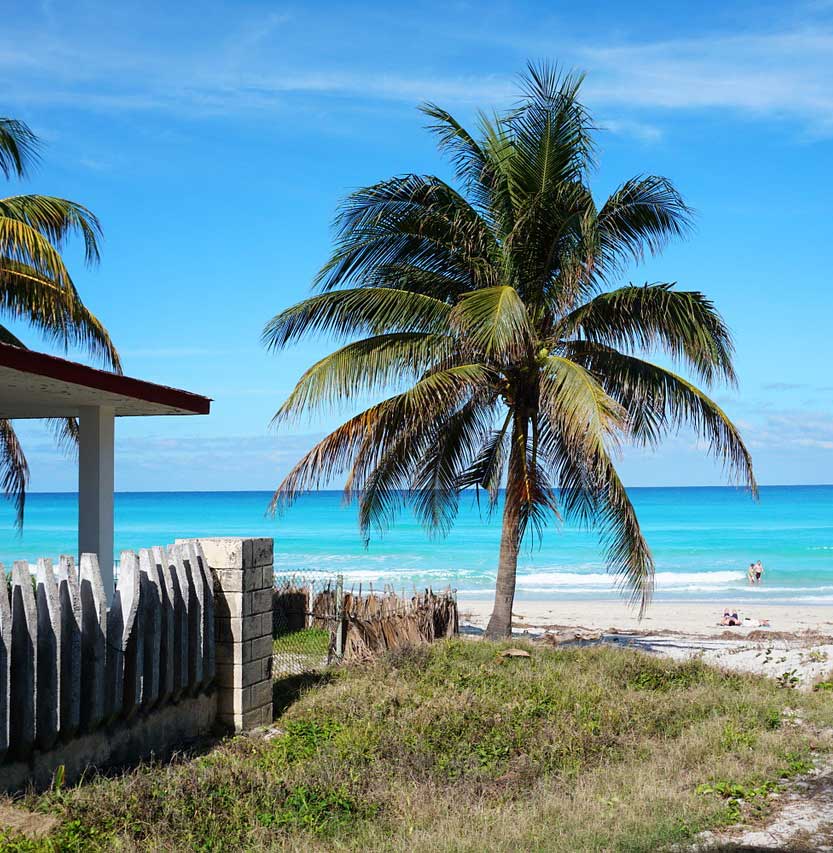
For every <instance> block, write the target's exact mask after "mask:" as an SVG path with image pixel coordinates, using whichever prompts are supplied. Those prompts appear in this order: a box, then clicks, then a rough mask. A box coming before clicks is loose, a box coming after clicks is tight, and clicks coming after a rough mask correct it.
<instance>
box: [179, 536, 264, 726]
mask: <svg viewBox="0 0 833 853" xmlns="http://www.w3.org/2000/svg"><path fill="white" fill-rule="evenodd" d="M178 541H179V542H183V541H188V540H178ZM193 541H198V542H199V543H200V544H201V545H202V549H203V553H204V554H205V561H206V563H207V564H208V566H209V568H210V569H211V573H212V575H213V579H214V627H215V638H216V646H215V660H216V674H215V678H214V683H215V685H216V688H217V691H218V695H217V708H218V717H219V719H220V721H221V722H223V723H225V724H227V725H228V726H229V727H230V728H233V729H234V730H235V731H245V730H247V729H253V728H257V727H258V726H264V725H268V724H269V723H271V722H272V586H273V583H274V568H273V562H274V555H273V550H274V546H273V540H272V539H238V538H232V537H222V538H212V539H199V540H193Z"/></svg>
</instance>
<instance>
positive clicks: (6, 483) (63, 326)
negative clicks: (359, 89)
mask: <svg viewBox="0 0 833 853" xmlns="http://www.w3.org/2000/svg"><path fill="white" fill-rule="evenodd" d="M37 154H38V140H37V138H36V137H35V135H34V134H33V133H32V131H31V130H30V129H29V128H28V127H27V126H26V125H25V124H23V123H22V122H19V121H15V120H14V119H8V118H0V172H2V173H3V174H4V175H5V177H7V178H9V177H23V176H25V174H26V171H27V168H28V166H30V165H31V164H32V163H33V162H34V161H35V160H36V159H37ZM71 237H80V239H81V240H82V241H83V243H84V252H85V260H86V262H87V263H88V264H94V263H96V262H97V261H98V260H99V240H100V238H101V225H100V223H99V221H98V219H97V218H96V216H95V215H94V214H93V213H92V212H91V211H90V210H89V209H88V208H86V207H84V206H83V205H81V204H78V203H77V202H73V201H70V200H68V199H64V198H57V197H54V196H42V195H16V196H11V197H8V198H0V313H3V314H5V316H6V317H9V318H12V319H14V320H18V321H23V322H25V323H28V324H29V325H30V326H32V327H33V328H34V329H36V330H37V331H38V332H39V333H40V334H41V335H42V336H43V337H45V338H46V339H47V340H50V341H52V342H54V343H56V344H58V345H59V346H62V347H63V348H64V349H69V348H70V347H80V348H82V349H84V350H86V351H87V352H89V353H90V354H92V355H93V356H94V357H96V358H99V359H101V361H102V362H104V364H105V365H106V366H107V367H109V368H110V369H112V370H114V371H116V372H121V362H120V359H119V355H118V352H117V351H116V348H115V346H114V345H113V342H112V341H111V339H110V336H109V334H108V332H107V330H106V329H105V328H104V326H103V324H102V323H101V321H100V320H99V319H98V318H97V317H96V316H95V315H94V314H93V313H92V312H91V311H90V310H89V309H88V308H87V307H86V306H85V305H84V303H83V301H82V300H81V297H80V296H79V294H78V291H77V290H76V288H75V285H74V284H73V282H72V278H71V277H70V274H69V271H68V270H67V268H66V265H65V264H64V261H63V259H62V257H61V250H62V249H63V247H64V245H65V244H66V242H67V240H68V239H69V238H71ZM0 342H2V343H6V344H11V345H12V346H19V347H24V348H25V345H24V343H23V342H22V341H21V340H20V339H19V338H18V337H17V336H16V335H14V334H13V333H12V332H11V331H10V330H9V329H7V328H6V327H5V326H0ZM47 426H48V427H49V428H50V429H51V430H52V431H53V433H54V434H55V437H56V439H57V441H58V444H59V445H60V446H61V448H62V449H64V450H65V451H66V452H69V453H74V452H75V450H76V447H77V441H78V424H77V422H76V421H75V419H73V418H69V419H60V418H59V419H49V420H48V421H47ZM0 433H2V436H0V443H2V451H1V452H0V458H2V464H3V479H2V486H3V490H4V492H5V494H6V496H7V497H9V498H10V499H11V500H12V501H13V502H14V504H15V506H16V508H17V525H18V527H19V528H21V527H22V524H23V514H24V508H25V496H26V486H27V482H28V468H27V466H26V458H25V455H24V454H23V450H22V449H21V447H20V444H19V442H18V440H17V436H16V435H15V432H14V428H13V426H12V424H11V423H10V422H9V421H3V422H2V424H0Z"/></svg>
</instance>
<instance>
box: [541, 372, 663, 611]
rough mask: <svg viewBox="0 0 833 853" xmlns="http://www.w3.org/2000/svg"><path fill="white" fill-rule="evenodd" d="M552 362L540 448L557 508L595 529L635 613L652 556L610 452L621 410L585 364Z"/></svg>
mask: <svg viewBox="0 0 833 853" xmlns="http://www.w3.org/2000/svg"><path fill="white" fill-rule="evenodd" d="M550 361H551V362H552V364H549V365H548V368H547V378H546V379H545V381H543V382H542V383H541V412H542V420H543V424H542V430H541V440H540V449H541V454H542V456H543V457H544V458H545V459H546V460H547V462H548V465H549V467H550V468H551V469H552V470H553V471H554V472H555V474H556V477H557V485H558V489H559V497H560V504H561V508H562V511H563V512H564V513H565V514H566V515H567V516H570V517H574V518H577V519H578V520H579V521H580V522H581V523H582V524H584V525H587V526H589V527H592V528H594V529H596V530H598V531H599V532H600V535H601V538H602V542H603V544H604V546H605V551H606V559H607V564H608V568H609V570H610V571H612V572H613V573H614V574H616V575H617V576H619V578H620V582H621V584H622V585H623V586H624V587H627V588H628V589H630V591H631V595H632V600H633V601H639V602H640V605H641V609H640V613H641V612H643V611H644V608H645V607H646V606H647V604H648V602H649V600H650V596H651V591H652V589H653V574H654V563H653V558H652V557H651V552H650V549H649V548H648V545H647V543H646V541H645V538H644V536H643V535H642V531H641V529H640V526H639V521H638V519H637V517H636V513H635V511H634V509H633V506H632V504H631V502H630V499H629V498H628V495H627V492H626V491H625V488H624V486H623V485H622V483H621V480H620V479H619V476H618V474H617V473H616V469H615V466H614V465H613V462H612V460H611V457H610V448H611V447H615V446H616V441H615V439H616V436H617V433H619V432H620V431H621V430H622V429H623V428H624V426H625V424H624V417H625V412H624V410H623V409H622V408H621V407H620V406H619V405H618V404H617V403H616V402H615V401H614V400H613V399H612V398H611V397H609V396H608V395H607V394H606V393H605V392H604V389H602V387H601V386H600V385H599V383H598V382H596V380H595V379H594V378H593V377H592V376H591V375H590V374H589V373H588V372H587V371H586V370H585V369H584V368H583V367H581V366H579V365H577V364H574V363H573V362H571V361H569V360H568V359H558V358H552V359H550ZM611 439H613V441H611Z"/></svg>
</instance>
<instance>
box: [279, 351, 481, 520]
mask: <svg viewBox="0 0 833 853" xmlns="http://www.w3.org/2000/svg"><path fill="white" fill-rule="evenodd" d="M489 381H490V373H489V371H488V369H486V368H484V367H483V366H482V365H478V364H471V365H459V366H456V367H452V368H449V369H448V370H445V371H439V372H435V373H432V374H430V375H428V376H425V377H424V378H422V379H421V380H420V381H419V382H417V383H416V384H414V385H413V386H412V387H411V388H409V389H408V390H407V391H405V392H404V393H402V394H398V395H396V396H394V397H390V398H388V399H387V400H384V401H382V402H381V403H377V404H376V405H374V406H371V407H370V408H368V409H366V410H365V411H363V412H361V413H360V414H358V415H356V416H355V417H352V418H350V419H349V420H348V421H346V422H345V423H344V424H342V426H340V427H339V428H338V429H336V430H334V431H333V432H332V433H330V434H329V435H328V436H327V437H326V438H324V439H322V440H321V441H320V442H319V443H318V444H316V445H315V447H313V449H312V450H310V451H309V452H308V453H307V454H305V456H304V457H302V459H301V460H300V461H299V462H298V464H297V465H295V467H294V468H293V469H292V470H291V471H290V472H289V474H287V476H286V477H285V478H284V480H283V482H282V483H281V484H280V486H278V488H277V490H276V491H275V494H274V495H273V498H272V503H271V504H270V508H269V509H270V511H271V512H274V511H275V510H276V508H277V506H278V504H279V503H282V504H284V505H286V504H289V503H291V502H292V501H294V500H295V498H296V497H297V496H298V495H299V494H302V493H303V492H305V491H308V490H310V489H314V488H318V487H320V486H321V485H324V484H327V483H330V482H331V481H332V480H333V478H334V477H335V476H336V475H339V474H345V473H348V472H349V476H348V480H347V486H346V491H347V493H348V494H349V492H351V491H352V490H353V489H356V490H358V491H361V489H362V488H363V487H364V483H365V480H366V479H367V477H368V476H369V475H370V474H371V472H372V471H373V469H374V467H375V466H376V464H377V463H378V461H379V460H380V459H381V458H382V457H383V456H384V455H385V453H386V452H387V450H388V449H389V446H390V444H391V442H393V441H396V440H397V439H399V438H401V436H403V435H407V434H410V433H422V432H424V431H425V428H426V425H430V423H432V422H433V421H435V420H437V419H438V418H442V417H444V416H446V415H447V413H448V412H449V411H452V410H454V409H455V408H457V407H458V406H459V405H460V404H461V403H462V402H463V401H464V400H465V399H466V396H467V395H470V394H473V393H475V392H478V391H479V392H481V393H482V391H483V389H484V388H486V387H488V385H489ZM414 464H416V463H415V461H414Z"/></svg>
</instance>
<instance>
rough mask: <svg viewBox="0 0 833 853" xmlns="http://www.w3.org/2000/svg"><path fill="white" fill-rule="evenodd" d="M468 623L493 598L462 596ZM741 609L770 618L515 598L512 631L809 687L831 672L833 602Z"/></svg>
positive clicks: (692, 606)
mask: <svg viewBox="0 0 833 853" xmlns="http://www.w3.org/2000/svg"><path fill="white" fill-rule="evenodd" d="M459 612H460V621H461V626H462V630H463V631H464V632H468V633H472V634H478V633H480V632H481V631H482V629H483V628H484V627H485V625H486V622H487V621H488V618H489V614H490V613H491V602H487V601H477V600H461V601H460V602H459ZM738 613H739V615H740V616H741V617H747V616H748V617H750V618H751V619H752V620H753V621H754V622H756V623H757V622H759V621H761V620H765V619H768V620H769V623H770V624H769V626H768V627H761V626H759V625H757V624H755V625H752V626H749V627H735V628H728V627H724V626H722V625H718V624H717V623H718V622H719V621H720V618H721V616H722V614H723V608H722V607H720V606H716V605H714V604H705V603H688V602H657V603H655V604H652V605H651V606H650V608H649V609H648V611H647V613H646V615H645V616H644V618H643V619H642V620H640V619H639V618H638V613H637V612H635V611H634V610H632V609H631V608H630V607H628V605H627V604H625V603H624V602H615V601H570V602H564V601H516V602H515V610H514V616H515V618H514V625H513V631H514V633H515V635H516V636H522V635H524V634H526V635H528V636H530V637H531V638H534V639H540V640H545V641H546V640H549V641H551V642H553V644H560V643H571V642H582V643H586V642H608V643H615V644H618V645H623V646H624V645H627V646H630V647H632V648H637V649H640V650H641V651H645V652H648V653H650V654H657V655H661V656H663V657H669V658H673V659H675V660H684V659H686V658H690V657H695V656H697V657H700V658H702V659H703V660H704V661H706V662H707V663H711V664H714V665H716V666H720V667H723V668H726V669H734V670H740V671H742V672H753V673H757V674H760V675H767V676H769V677H771V678H782V679H783V678H786V679H787V680H788V681H789V680H790V679H794V680H793V681H791V682H790V686H795V687H798V688H800V689H811V688H812V686H813V685H814V684H815V683H816V682H818V681H822V680H829V679H830V678H831V677H833V606H830V605H793V604H789V605H788V604H764V603H761V604H757V603H756V604H754V605H749V606H748V607H740V606H739V607H738Z"/></svg>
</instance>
